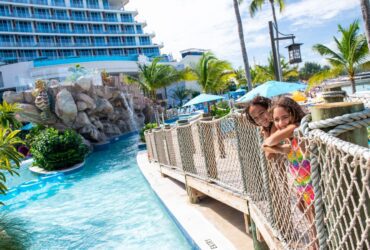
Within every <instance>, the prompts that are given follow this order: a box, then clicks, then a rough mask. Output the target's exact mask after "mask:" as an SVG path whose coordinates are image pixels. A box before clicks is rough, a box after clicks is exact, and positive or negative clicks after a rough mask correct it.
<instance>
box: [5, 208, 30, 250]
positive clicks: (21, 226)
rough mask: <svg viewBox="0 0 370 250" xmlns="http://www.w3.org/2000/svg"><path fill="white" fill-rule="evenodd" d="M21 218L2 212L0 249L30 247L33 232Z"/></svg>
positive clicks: (14, 249) (12, 249)
mask: <svg viewBox="0 0 370 250" xmlns="http://www.w3.org/2000/svg"><path fill="white" fill-rule="evenodd" d="M25 227H26V223H25V222H24V221H23V220H20V219H19V218H17V217H15V218H13V217H10V216H9V215H7V214H2V215H1V217H0V249H9V250H22V249H29V248H30V244H31V241H30V236H31V233H30V232H28V231H27V230H26V229H25Z"/></svg>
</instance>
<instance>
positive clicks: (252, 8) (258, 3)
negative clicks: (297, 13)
mask: <svg viewBox="0 0 370 250" xmlns="http://www.w3.org/2000/svg"><path fill="white" fill-rule="evenodd" d="M268 1H269V2H270V5H271V10H272V17H273V18H274V23H275V27H276V30H279V26H278V22H277V19H276V11H275V4H277V5H278V6H279V8H280V12H282V11H283V10H284V8H285V3H284V0H268ZM266 2H267V0H252V1H251V3H250V5H249V12H250V14H251V17H254V16H255V15H256V13H257V11H258V10H261V9H262V5H264V4H265V3H266ZM276 38H277V39H278V38H279V32H276ZM276 53H277V55H280V52H279V40H276ZM279 74H280V73H279Z"/></svg>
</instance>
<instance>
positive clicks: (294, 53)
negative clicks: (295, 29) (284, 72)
mask: <svg viewBox="0 0 370 250" xmlns="http://www.w3.org/2000/svg"><path fill="white" fill-rule="evenodd" d="M302 44H303V43H294V42H293V43H292V44H291V45H289V46H287V47H286V48H288V52H289V63H290V64H294V63H300V62H302V58H301V45H302Z"/></svg>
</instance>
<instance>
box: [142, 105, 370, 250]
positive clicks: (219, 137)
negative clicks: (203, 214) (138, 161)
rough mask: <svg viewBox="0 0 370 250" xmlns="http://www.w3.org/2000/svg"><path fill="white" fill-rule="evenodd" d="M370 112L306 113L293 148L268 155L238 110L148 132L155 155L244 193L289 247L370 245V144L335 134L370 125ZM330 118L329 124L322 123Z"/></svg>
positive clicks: (188, 172) (164, 162) (150, 149)
mask: <svg viewBox="0 0 370 250" xmlns="http://www.w3.org/2000/svg"><path fill="white" fill-rule="evenodd" d="M369 116H370V112H369V111H368V110H365V111H363V112H361V114H357V116H356V115H347V116H343V117H342V118H340V119H339V118H338V119H334V120H327V121H322V122H321V123H320V124H318V123H313V122H310V121H309V118H307V117H306V118H305V119H304V120H303V121H302V125H301V127H300V128H299V129H297V130H296V133H295V136H294V139H293V140H291V141H290V142H285V143H289V144H290V146H291V148H292V149H291V150H290V152H289V153H288V154H287V155H286V156H284V155H274V156H272V157H269V159H268V160H267V159H266V157H265V154H264V152H263V151H262V149H261V145H262V138H261V135H260V132H259V131H258V129H257V128H256V127H255V126H253V125H252V124H250V123H249V122H248V121H247V119H246V118H245V117H244V115H242V114H239V113H233V114H229V115H227V116H225V117H223V118H221V119H216V120H205V119H203V120H196V121H194V122H192V123H186V122H185V123H181V124H178V125H177V126H175V127H171V128H168V127H167V128H161V129H154V130H153V131H152V132H148V133H145V140H146V141H147V144H148V156H149V157H150V158H151V159H152V160H156V159H157V161H158V162H159V163H160V164H161V165H163V166H170V167H171V168H176V170H179V171H183V173H184V174H185V175H191V176H194V177H196V178H198V179H201V180H203V181H207V182H210V183H213V184H217V185H219V186H221V187H223V188H225V189H228V190H229V191H232V192H234V193H236V194H237V195H238V196H242V197H245V199H246V200H248V202H249V203H250V204H251V203H252V204H254V205H255V207H257V209H259V210H260V211H261V213H259V214H263V216H264V218H263V220H264V221H266V222H267V223H268V224H269V227H270V228H271V229H272V231H273V234H274V236H275V237H277V238H278V239H279V240H280V242H281V243H282V245H283V246H284V247H285V248H286V249H370V245H369V235H370V203H369V202H370V198H369V197H370V188H369V179H370V150H369V149H368V148H365V147H360V146H357V145H355V144H352V143H348V142H344V141H342V140H340V139H338V138H336V137H334V136H333V135H339V134H340V133H343V132H345V131H346V130H351V129H353V127H356V126H357V127H358V126H360V125H359V124H362V125H361V126H366V124H367V125H369ZM341 119H342V122H339V121H338V120H341ZM333 122H334V123H333ZM325 123H327V124H330V125H331V128H332V130H331V131H329V132H323V131H321V130H319V129H320V128H324V127H325V126H324V125H322V124H325ZM333 124H335V126H334V127H333ZM333 131H334V132H333ZM282 143H283V142H282ZM252 219H254V218H252Z"/></svg>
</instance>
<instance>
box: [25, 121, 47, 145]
mask: <svg viewBox="0 0 370 250" xmlns="http://www.w3.org/2000/svg"><path fill="white" fill-rule="evenodd" d="M45 129H46V127H45V126H44V125H40V124H37V125H36V126H34V127H33V128H31V129H30V130H29V131H28V133H27V134H26V135H25V142H26V145H27V146H28V148H31V147H32V145H33V142H34V141H35V138H36V137H37V136H38V135H39V134H40V133H41V132H42V131H44V130H45Z"/></svg>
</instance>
